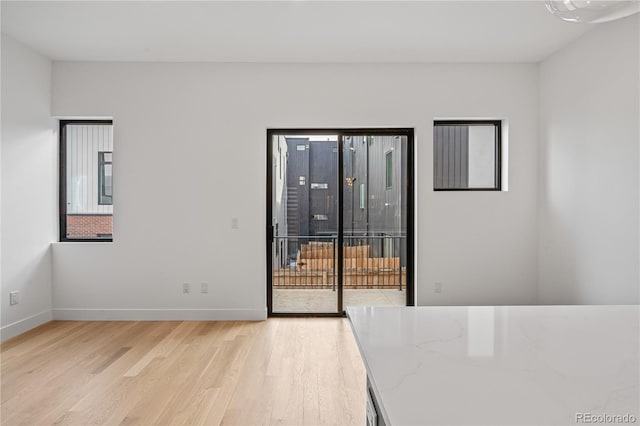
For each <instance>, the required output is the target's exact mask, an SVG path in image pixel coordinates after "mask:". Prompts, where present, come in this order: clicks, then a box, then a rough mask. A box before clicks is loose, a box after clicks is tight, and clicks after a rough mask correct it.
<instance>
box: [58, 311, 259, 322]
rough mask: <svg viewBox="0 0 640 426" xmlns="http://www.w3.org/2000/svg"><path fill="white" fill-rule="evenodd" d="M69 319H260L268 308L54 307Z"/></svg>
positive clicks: (59, 316)
mask: <svg viewBox="0 0 640 426" xmlns="http://www.w3.org/2000/svg"><path fill="white" fill-rule="evenodd" d="M53 319H54V320H71V321H121V320H123V321H263V320H265V319H267V309H266V308H264V309H74V308H62V309H54V310H53Z"/></svg>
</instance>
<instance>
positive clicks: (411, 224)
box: [266, 128, 415, 317]
mask: <svg viewBox="0 0 640 426" xmlns="http://www.w3.org/2000/svg"><path fill="white" fill-rule="evenodd" d="M281 134H295V135H337V136H338V182H340V184H339V185H338V212H339V214H338V241H337V245H338V253H337V255H338V259H337V260H338V265H337V268H336V269H337V271H338V274H337V276H338V309H337V312H336V313H306V312H301V313H289V312H286V313H285V312H273V274H272V273H273V265H272V258H273V238H274V232H273V225H272V223H273V219H272V217H273V200H272V199H273V144H272V137H273V136H274V135H281ZM357 135H365V136H369V135H372V136H406V137H407V196H408V198H407V272H406V277H407V278H406V279H407V290H406V291H407V293H406V296H407V306H414V305H415V259H414V255H415V238H414V237H415V236H414V233H415V214H414V210H415V191H414V183H415V182H414V181H415V174H414V152H415V139H414V129H412V128H397V129H394V128H355V129H309V128H304V129H267V176H266V182H267V187H266V189H267V191H266V194H267V209H266V210H267V216H266V226H267V229H266V246H267V258H266V259H267V269H266V272H267V315H268V316H269V317H292V316H293V317H340V316H343V315H344V307H343V306H342V287H343V283H342V272H341V271H342V267H343V258H342V256H343V237H344V236H343V235H342V234H343V231H344V221H343V220H342V219H343V218H342V215H343V210H344V209H343V207H344V200H343V186H344V185H343V184H342V183H343V182H344V170H343V166H344V155H343V152H344V137H345V136H357Z"/></svg>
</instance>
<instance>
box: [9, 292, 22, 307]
mask: <svg viewBox="0 0 640 426" xmlns="http://www.w3.org/2000/svg"><path fill="white" fill-rule="evenodd" d="M18 303H20V292H19V291H18V290H16V291H12V292H11V293H9V304H10V305H17V304H18Z"/></svg>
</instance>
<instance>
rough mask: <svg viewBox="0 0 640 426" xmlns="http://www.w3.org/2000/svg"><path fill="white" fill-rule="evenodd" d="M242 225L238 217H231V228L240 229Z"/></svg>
mask: <svg viewBox="0 0 640 426" xmlns="http://www.w3.org/2000/svg"><path fill="white" fill-rule="evenodd" d="M239 228H240V225H239V224H238V218H237V217H232V218H231V229H239Z"/></svg>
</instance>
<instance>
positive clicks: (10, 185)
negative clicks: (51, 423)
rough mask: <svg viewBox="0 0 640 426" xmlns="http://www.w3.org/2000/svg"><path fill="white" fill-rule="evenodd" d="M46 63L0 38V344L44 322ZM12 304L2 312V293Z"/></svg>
mask: <svg viewBox="0 0 640 426" xmlns="http://www.w3.org/2000/svg"><path fill="white" fill-rule="evenodd" d="M50 109H51V61H49V60H48V59H46V58H44V57H42V56H40V55H39V54H37V53H35V52H33V51H31V50H30V49H28V48H26V47H25V46H23V45H22V44H20V43H18V42H17V41H15V40H13V39H11V38H9V37H7V36H5V35H2V144H1V148H2V163H1V165H2V172H1V174H2V178H1V181H2V188H1V189H2V193H1V195H2V212H1V218H2V225H1V232H2V234H1V246H2V247H1V253H2V254H1V259H2V261H1V263H2V272H1V279H2V286H1V288H2V290H1V291H2V298H1V300H2V302H1V305H2V314H1V315H0V316H1V326H2V329H1V330H2V331H1V338H2V340H6V339H8V338H10V337H12V336H14V335H16V334H19V333H22V332H23V331H26V330H28V329H29V328H32V327H35V326H37V325H39V324H41V323H43V322H46V321H49V320H50V319H51V300H52V296H51V289H52V284H51V283H52V271H51V265H52V263H51V248H50V243H51V242H52V241H54V240H55V239H56V235H57V226H58V225H57V218H56V215H57V157H56V156H57V152H58V151H57V142H56V135H55V122H54V120H52V119H51V114H50ZM14 290H18V291H20V303H19V304H18V305H13V306H10V305H9V292H10V291H14Z"/></svg>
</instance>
